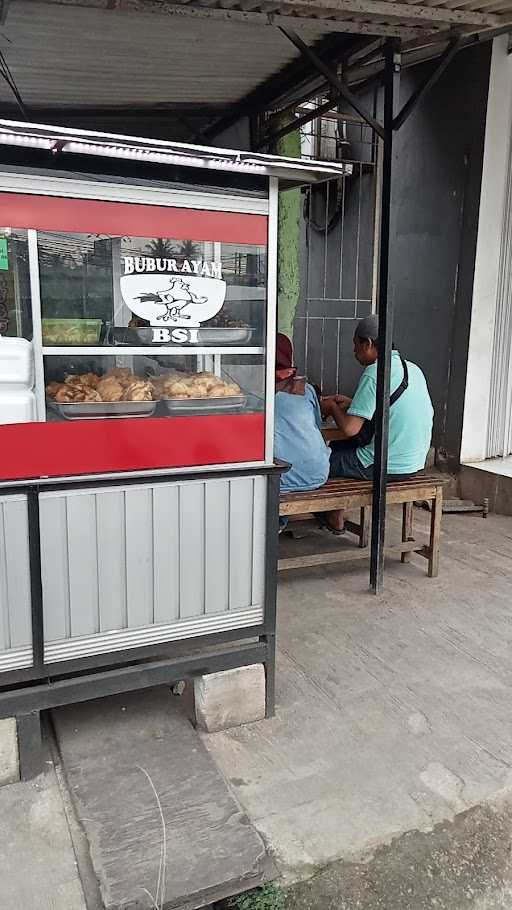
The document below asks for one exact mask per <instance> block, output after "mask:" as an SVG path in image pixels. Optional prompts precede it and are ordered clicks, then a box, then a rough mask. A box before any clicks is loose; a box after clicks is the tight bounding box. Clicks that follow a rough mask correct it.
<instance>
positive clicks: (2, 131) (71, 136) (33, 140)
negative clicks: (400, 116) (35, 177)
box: [0, 120, 351, 189]
mask: <svg viewBox="0 0 512 910" xmlns="http://www.w3.org/2000/svg"><path fill="white" fill-rule="evenodd" d="M0 145H7V146H17V147H21V148H28V149H40V150H47V151H48V152H50V153H58V154H59V155H65V154H71V155H73V154H75V155H96V156H98V157H99V158H110V159H112V158H117V159H123V160H130V161H140V162H141V163H149V164H164V165H172V166H174V167H185V168H199V169H203V170H210V171H227V172H232V173H237V174H240V173H242V174H244V173H245V174H248V175H255V176H261V177H277V178H278V179H279V182H280V185H281V187H282V188H283V189H289V188H291V187H296V186H303V185H305V184H310V183H320V182H322V181H324V180H329V179H332V178H335V177H341V176H343V175H344V174H347V173H351V166H350V165H349V164H343V163H341V162H340V163H334V162H332V163H331V162H329V163H326V162H321V161H310V160H304V159H300V158H283V157H279V156H277V155H263V154H258V153H256V152H241V151H235V150H232V149H221V148H212V147H211V146H201V145H187V144H185V143H183V142H164V141H161V140H156V139H143V138H139V137H136V136H118V135H116V134H114V133H95V132H92V131H90V130H82V131H77V130H70V129H63V128H60V127H52V126H44V125H40V124H33V123H20V122H18V121H14V120H0Z"/></svg>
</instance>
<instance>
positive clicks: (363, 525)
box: [359, 506, 370, 550]
mask: <svg viewBox="0 0 512 910" xmlns="http://www.w3.org/2000/svg"><path fill="white" fill-rule="evenodd" d="M360 516H361V517H360V519H359V546H360V547H361V549H362V550H364V548H365V547H367V546H368V542H369V539H370V509H369V507H368V506H363V507H362V508H361V512H360Z"/></svg>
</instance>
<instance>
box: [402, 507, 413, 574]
mask: <svg viewBox="0 0 512 910" xmlns="http://www.w3.org/2000/svg"><path fill="white" fill-rule="evenodd" d="M413 509H414V503H412V502H404V504H403V506H402V542H403V543H406V542H407V541H408V540H414V538H413V536H412V522H413ZM400 559H401V560H402V562H410V559H411V554H410V553H402V555H401V557H400Z"/></svg>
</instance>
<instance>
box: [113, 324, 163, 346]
mask: <svg viewBox="0 0 512 910" xmlns="http://www.w3.org/2000/svg"><path fill="white" fill-rule="evenodd" d="M110 342H111V344H119V345H123V344H126V345H130V346H132V347H135V346H136V345H138V344H140V345H145V346H146V347H147V346H148V345H153V343H154V342H153V329H151V328H149V327H148V328H145V327H141V328H139V329H136V328H127V327H124V326H123V327H121V328H119V327H115V326H114V327H112V328H111V329H110ZM170 343H171V342H170V341H167V342H163V344H170ZM160 344H162V342H160ZM155 346H158V342H157V343H156V345H155Z"/></svg>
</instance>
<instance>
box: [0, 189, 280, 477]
mask: <svg viewBox="0 0 512 910" xmlns="http://www.w3.org/2000/svg"><path fill="white" fill-rule="evenodd" d="M36 184H37V181H36ZM62 185H63V186H64V184H62ZM68 185H69V186H71V185H72V184H71V182H70V183H69V184H68ZM80 189H82V185H80ZM102 189H103V188H101V187H98V188H96V187H95V188H94V190H93V191H92V192H94V193H96V192H97V193H98V195H99V196H100V197H101V195H102ZM126 192H128V191H126ZM106 195H108V193H107V194H106ZM120 195H121V196H122V195H123V193H122V192H121V193H120ZM128 195H130V193H128ZM143 197H144V192H143V191H142V198H143ZM157 198H158V201H159V203H163V204H158V205H155V204H148V205H146V204H141V203H137V204H132V203H130V202H124V201H121V200H119V201H117V200H116V201H111V200H110V198H109V199H108V200H100V199H95V198H80V199H76V198H71V196H69V197H67V196H44V195H39V194H34V195H33V196H32V197H31V198H30V199H29V203H27V202H26V199H27V197H23V196H22V195H21V194H20V195H18V196H16V195H14V194H13V195H12V196H11V197H9V204H6V206H5V212H4V214H5V215H6V217H9V213H10V223H11V227H7V228H4V229H3V236H4V237H5V238H6V240H5V241H4V240H3V237H2V231H1V230H0V304H1V302H2V299H3V297H5V299H6V301H7V303H8V307H7V309H8V312H7V314H6V317H7V323H6V320H5V319H4V325H3V329H2V328H0V333H2V334H3V335H6V334H9V335H16V336H18V337H19V338H24V339H25V342H26V344H28V345H30V359H31V361H32V367H31V371H30V386H29V387H28V388H27V389H25V392H26V395H28V398H29V399H30V407H25V409H24V410H23V409H21V408H18V404H20V398H19V396H18V397H15V398H16V400H15V401H14V402H11V400H10V399H9V402H10V403H9V406H8V408H7V405H6V407H5V408H4V414H7V410H8V413H9V416H8V418H5V419H2V413H1V411H0V424H2V423H7V422H10V423H19V424H27V423H32V424H33V423H34V422H35V423H38V424H39V425H41V424H44V425H45V426H46V427H47V432H46V431H44V430H43V429H42V428H41V429H40V430H39V431H37V432H38V435H37V442H36V441H35V436H34V433H31V434H27V433H21V431H20V433H21V435H20V433H18V436H19V438H18V437H17V438H16V440H15V442H14V444H15V445H16V446H17V447H18V448H19V449H20V450H21V453H22V454H21V456H19V452H18V456H17V457H16V459H15V458H14V456H13V458H12V459H9V458H7V456H5V457H4V458H3V460H2V467H3V471H4V473H5V476H6V479H11V476H12V477H13V479H15V478H16V477H20V478H21V477H27V476H36V477H37V476H65V475H69V474H75V473H76V474H83V473H91V474H94V473H99V472H106V471H108V472H114V473H115V472H118V471H123V472H125V471H128V470H131V471H139V470H149V469H153V468H155V469H163V468H169V469H171V470H172V469H174V468H179V467H188V466H190V467H194V466H195V467H201V465H228V464H231V463H232V464H242V463H243V464H245V463H247V464H259V463H264V462H265V461H270V460H271V458H272V452H271V438H272V433H271V423H272V419H273V418H272V413H271V411H272V408H271V396H269V395H268V394H267V392H268V389H269V382H268V378H269V376H271V372H270V370H271V367H270V364H269V357H268V347H267V335H268V325H269V293H268V288H269V268H268V216H267V215H266V214H265V211H267V212H268V202H267V200H263V199H262V200H243V199H241V198H237V199H236V202H234V203H233V202H230V200H229V198H228V197H223V198H221V199H220V198H218V197H215V196H214V195H213V194H211V193H210V194H209V195H208V194H206V193H204V194H197V195H196V196H195V197H194V196H191V194H183V198H180V197H179V194H178V195H176V194H173V193H164V192H158V193H157ZM4 199H6V197H5V196H4ZM153 199H154V197H153ZM175 200H176V201H178V202H179V207H178V206H176V207H175V206H173V204H172V203H173V202H174V201H175ZM189 200H190V201H191V203H192V205H191V206H190V207H189V206H188V205H185V204H184V202H185V201H187V203H188V201H189ZM6 202H7V200H6ZM223 205H225V206H226V208H227V209H229V207H230V206H231V205H232V206H233V208H234V209H235V211H233V212H231V211H229V210H223V209H222V208H221V206H223ZM203 206H204V207H203ZM245 207H247V209H248V211H245V210H244V209H245ZM27 212H28V213H29V215H28V216H27ZM260 213H261V214H260ZM21 224H22V225H24V226H23V227H19V226H18V225H21ZM25 225H26V227H25ZM2 244H3V245H4V246H5V245H7V248H8V253H9V258H8V261H7V269H6V270H5V276H4V275H3V273H2ZM4 286H5V287H4ZM2 295H3V297H2ZM4 309H6V307H4ZM0 315H1V313H0ZM273 318H274V316H272V319H273ZM0 340H1V339H0ZM9 394H10V392H9ZM0 397H1V388H0ZM11 397H12V396H11ZM0 404H1V402H0ZM269 408H270V410H269ZM162 418H165V419H166V424H169V421H174V423H172V424H169V427H168V429H169V428H170V429H171V430H172V432H171V433H169V432H168V430H166V429H165V426H164V423H163V421H162ZM185 418H186V419H187V423H186V424H185V423H184V420H185ZM205 420H207V421H208V422H207V423H205ZM176 421H179V423H177V422H176ZM85 425H87V427H88V429H87V431H85V430H84V429H80V427H84V426H85ZM143 425H144V428H143ZM59 427H60V429H59ZM34 432H35V431H34ZM27 445H28V448H27ZM32 445H34V446H35V447H36V448H35V449H34V450H32ZM36 450H37V452H38V459H36V456H35V451H36ZM32 453H34V454H32ZM86 454H87V457H86ZM13 471H14V472H15V473H14V474H12V472H13Z"/></svg>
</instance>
